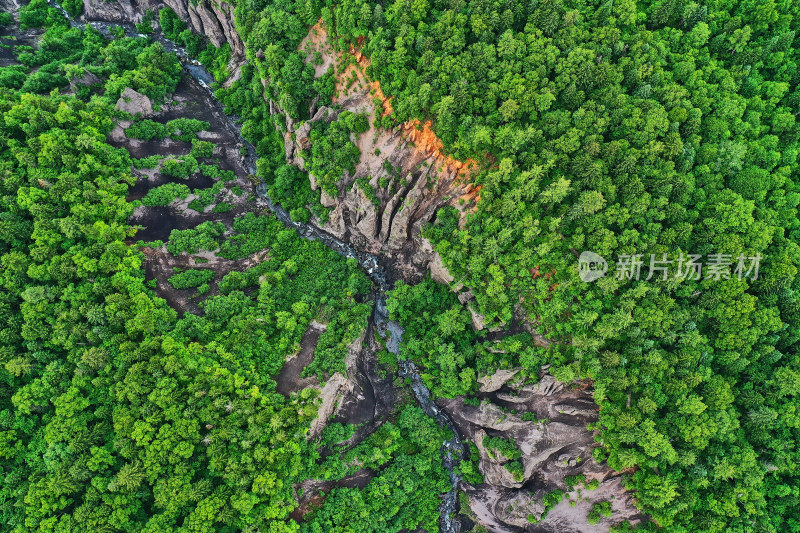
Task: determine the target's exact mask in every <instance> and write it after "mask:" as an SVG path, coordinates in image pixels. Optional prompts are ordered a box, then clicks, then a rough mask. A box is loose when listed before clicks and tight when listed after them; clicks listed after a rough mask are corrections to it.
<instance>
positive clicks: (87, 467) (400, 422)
mask: <svg viewBox="0 0 800 533" xmlns="http://www.w3.org/2000/svg"><path fill="white" fill-rule="evenodd" d="M19 17H20V21H21V22H22V25H23V28H25V27H39V26H42V27H43V28H42V30H41V31H42V32H43V35H42V37H41V40H39V42H38V43H37V46H35V47H30V46H13V45H12V46H13V48H12V55H11V57H12V58H13V59H14V61H12V64H11V65H9V66H3V67H0V264H2V271H1V273H0V282H1V283H2V287H3V290H2V291H0V339H1V342H0V478H2V483H1V484H0V529H2V530H3V531H14V532H26V531H61V532H63V531H74V532H86V531H150V532H158V533H163V532H167V531H187V532H188V531H196V532H201V531H202V532H209V531H266V530H269V531H298V530H299V529H300V527H299V525H298V523H297V521H296V520H294V519H293V518H291V517H290V513H291V512H292V511H293V510H294V509H295V508H296V507H297V499H298V497H299V495H298V492H297V488H296V484H298V483H300V482H301V481H303V480H307V479H319V480H325V481H330V485H331V486H332V487H334V488H333V489H331V488H330V487H329V488H328V489H326V490H327V492H330V493H331V498H332V499H334V500H335V501H337V502H341V503H340V504H339V505H338V506H337V507H334V508H338V509H339V511H338V512H337V513H335V514H333V515H331V514H330V513H328V514H327V515H325V514H321V515H319V516H316V517H314V518H313V520H309V521H307V522H308V523H307V524H306V525H305V526H304V527H305V528H306V530H308V531H329V530H331V529H332V528H333V529H338V530H342V529H341V524H350V525H351V526H352V527H357V522H356V521H357V520H359V519H361V520H364V517H367V518H368V520H365V523H366V524H368V525H370V526H372V527H374V528H375V529H374V530H375V531H399V530H401V529H416V528H418V527H420V526H424V527H426V528H427V529H431V530H432V529H435V527H436V521H437V519H438V516H439V513H438V508H437V507H438V503H439V494H440V493H442V492H444V491H445V490H447V488H448V484H447V478H446V473H445V472H444V470H443V468H442V465H441V462H440V455H439V443H440V442H441V440H442V439H443V438H446V432H445V431H443V430H442V429H441V428H439V427H437V426H436V424H435V423H434V422H433V421H432V420H430V419H428V418H427V417H426V416H425V415H424V414H423V413H422V411H421V410H420V409H419V408H417V407H415V406H411V405H408V403H407V402H405V401H400V402H399V403H398V405H396V406H394V409H395V410H394V412H393V413H392V417H391V419H389V420H381V421H380V422H381V427H380V430H379V431H375V432H373V433H372V434H371V435H369V438H368V439H363V440H362V441H359V442H356V443H355V444H357V445H355V444H354V443H350V444H349V445H348V446H337V445H339V444H341V443H342V441H346V440H347V439H348V437H349V436H350V435H352V433H353V431H354V429H355V428H354V427H351V426H343V425H342V424H336V425H333V426H332V429H331V430H327V431H323V435H322V438H320V439H318V438H315V439H309V438H308V436H309V424H310V422H311V421H312V419H314V417H315V416H316V413H317V407H318V400H317V395H318V388H315V387H308V388H305V389H303V390H300V391H297V392H294V393H292V394H286V393H284V394H282V393H279V392H277V390H276V383H275V377H276V375H277V374H278V372H279V371H280V369H281V367H282V366H283V364H284V362H285V360H286V359H287V358H288V357H290V356H291V355H293V354H294V353H295V352H297V350H298V349H299V344H300V341H301V338H302V337H303V335H304V332H305V331H306V329H307V328H308V326H309V324H310V323H311V322H312V321H314V320H317V321H321V322H324V323H325V324H326V325H327V331H326V333H325V335H324V337H323V338H322V339H321V340H320V342H319V345H318V347H319V350H318V357H317V359H316V360H315V361H314V364H315V366H314V368H313V370H315V371H316V372H317V373H319V375H320V376H322V375H326V376H327V375H329V374H332V373H333V372H334V371H337V370H339V369H341V368H343V367H344V357H345V356H346V354H347V349H346V348H347V346H348V345H349V344H350V343H351V342H352V341H353V338H354V337H355V338H357V337H358V335H359V333H363V331H364V329H365V327H366V324H367V318H368V316H369V313H370V306H369V305H368V304H366V303H364V299H365V298H366V297H367V295H368V293H369V291H370V290H371V283H370V281H369V279H368V278H367V277H366V275H365V274H364V273H363V271H362V270H361V269H360V268H359V266H358V264H357V263H356V262H355V261H354V260H349V261H348V260H346V259H344V258H343V257H341V256H340V255H338V254H337V253H335V252H333V251H331V250H329V249H328V248H326V247H325V246H324V245H323V244H321V243H319V242H310V241H307V240H303V239H301V238H300V237H299V236H298V234H297V232H296V231H294V230H290V229H286V228H285V227H284V225H283V224H282V223H281V222H279V221H278V220H277V219H276V218H275V217H274V216H272V215H271V214H266V213H258V214H254V213H247V214H246V215H243V216H239V217H237V218H235V219H233V217H230V218H229V219H224V222H220V221H215V220H207V221H206V222H203V223H202V224H199V225H197V226H195V227H190V228H187V229H182V230H173V231H172V232H171V233H170V234H169V242H167V243H164V242H148V243H144V242H142V241H138V242H137V241H136V240H135V239H136V235H137V231H140V230H147V229H148V228H142V227H136V226H133V225H131V224H130V218H129V217H130V216H131V214H132V213H133V212H134V210H135V209H141V208H142V207H144V208H151V209H154V208H157V207H159V206H168V205H170V204H172V203H175V202H180V200H181V199H186V198H187V197H188V194H189V188H188V187H187V186H186V185H185V184H184V183H182V182H186V181H187V178H188V177H189V175H192V176H195V175H196V174H197V173H198V172H203V173H205V174H206V175H207V176H209V181H212V180H211V179H210V178H211V177H212V176H213V179H214V180H217V181H215V182H214V185H213V186H212V187H209V188H208V189H207V190H198V189H195V190H193V191H192V195H193V196H194V197H196V200H197V204H192V205H191V206H190V207H189V208H188V209H187V210H188V211H193V210H196V211H197V212H201V213H202V212H206V213H207V215H208V216H209V217H214V216H217V214H218V215H219V216H220V217H222V216H223V215H225V213H227V212H228V211H229V210H230V209H231V206H230V205H229V206H228V207H226V208H220V206H221V205H222V206H224V204H225V202H224V201H222V196H223V192H224V194H227V193H228V189H226V187H225V184H226V183H235V180H236V179H237V176H235V175H234V176H232V177H231V175H232V174H234V173H233V172H232V171H231V170H226V169H220V168H218V167H217V166H215V165H216V164H217V163H219V160H218V159H215V157H214V154H215V153H217V151H216V150H215V146H214V145H213V143H211V142H208V141H200V140H199V139H198V138H197V134H198V132H199V131H201V130H204V129H207V128H209V127H210V125H209V123H207V122H206V123H204V122H203V121H198V120H196V119H193V118H189V117H180V118H176V119H174V120H172V121H167V122H166V125H164V124H162V123H161V122H157V121H154V120H149V119H148V120H142V117H141V116H138V115H137V116H134V115H131V114H130V113H128V112H125V111H121V110H120V109H121V108H124V107H126V105H125V104H126V97H123V98H120V94H121V93H123V92H124V93H125V94H129V95H130V94H134V95H138V97H137V98H138V99H139V105H142V104H141V102H142V101H146V102H147V106H149V105H150V103H151V100H150V99H152V104H153V107H155V108H157V109H160V108H162V107H163V108H170V109H173V108H175V109H177V108H179V107H180V106H177V105H174V102H173V101H172V97H173V94H174V92H175V91H176V88H177V87H178V86H179V84H180V83H181V77H182V76H183V75H184V73H183V69H182V68H181V66H180V63H179V62H178V59H177V58H176V56H175V55H174V54H170V53H167V52H165V50H164V48H163V47H162V46H161V44H159V43H152V42H151V41H150V40H149V39H148V38H125V37H123V32H120V31H116V32H115V36H116V37H115V38H114V39H108V38H106V37H105V36H103V35H102V34H101V33H99V32H98V31H96V30H93V29H91V28H89V29H86V30H84V29H79V28H70V27H69V24H68V23H67V21H66V20H65V19H64V18H63V17H62V16H61V15H60V14H59V12H58V11H57V10H55V9H52V8H48V6H47V4H46V3H45V2H42V1H34V2H32V3H31V4H30V5H28V6H27V7H26V8H24V9H23V10H22V11H21V13H19ZM0 23H2V24H3V25H6V26H14V29H16V26H15V22H14V19H13V18H11V17H8V18H6V17H2V18H0ZM44 28H46V31H45V29H44ZM5 29H9V28H5ZM10 41H11V42H13V39H10ZM132 89H133V90H135V91H141V93H138V92H131V90H132ZM115 103H116V105H115ZM127 103H128V104H129V103H130V102H127ZM156 118H159V117H156ZM120 124H125V125H126V126H127V130H126V131H125V132H123V133H122V137H121V139H122V141H120V138H119V137H117V140H116V141H115V142H121V144H123V146H125V147H126V148H130V147H131V146H138V145H137V144H136V143H139V142H140V141H138V140H136V139H135V137H137V136H138V137H149V136H153V137H158V136H159V135H161V136H162V137H166V136H172V137H173V138H175V139H178V140H181V142H183V145H184V146H188V147H191V148H190V149H191V153H189V154H187V155H185V156H182V157H181V158H180V159H179V158H175V157H173V156H170V155H168V154H155V155H154V156H149V157H146V158H142V159H136V158H132V157H131V156H130V154H129V153H128V151H127V149H126V148H120V147H115V146H113V145H112V144H110V139H112V138H115V134H113V133H112V132H113V131H114V129H115V126H116V129H117V130H119V128H120V127H121V126H120ZM209 133H212V134H213V133H214V132H209ZM126 138H127V139H134V140H133V141H130V140H125V139H126ZM170 141H171V144H170V143H165V144H164V145H165V146H174V145H176V144H180V143H178V141H176V140H174V139H170ZM187 150H188V148H187ZM197 159H200V161H201V162H202V163H203V164H200V165H198V162H197ZM169 163H171V164H169ZM206 163H207V164H206ZM142 169H145V170H151V171H153V172H161V173H162V174H163V175H164V176H165V177H167V178H172V180H173V181H170V182H169V183H167V184H165V185H161V186H160V187H158V188H152V189H150V190H149V191H148V192H147V194H145V195H144V197H143V199H142V200H141V201H136V202H128V201H126V197H127V196H128V194H129V191H130V188H131V186H132V185H134V184H135V182H136V181H137V178H136V177H134V174H135V175H136V176H138V178H139V179H142V174H143V172H141V171H142ZM134 171H135V172H134ZM132 173H133V174H132ZM231 179H233V180H234V181H231ZM219 184H222V185H223V187H219V186H218V185H219ZM233 188H235V187H233ZM233 188H232V189H233ZM239 192H240V193H241V191H239ZM248 192H249V191H248ZM231 193H232V194H236V191H231ZM251 198H252V196H251ZM203 202H206V203H203ZM211 204H214V205H215V208H212V207H211ZM206 208H208V209H206ZM249 209H251V210H256V205H255V202H252V201H251V202H250V204H249ZM157 229H158V228H157ZM156 253H158V254H163V255H166V256H169V257H171V258H172V260H174V261H178V262H181V261H182V262H183V263H181V264H182V265H183V266H184V268H180V269H175V271H174V272H171V274H173V275H172V276H171V277H169V279H146V277H145V271H144V269H143V265H144V264H145V263H146V262H147V261H151V260H152V258H151V257H146V254H150V255H151V256H152V255H153V254H156ZM209 258H210V259H209ZM220 258H222V259H225V260H228V261H240V262H239V263H237V264H239V265H241V264H244V265H246V266H249V267H248V268H241V269H239V270H234V271H230V272H228V273H226V274H225V275H224V277H223V276H217V274H218V272H215V271H214V270H213V267H214V264H215V262H218V260H219V259H220ZM241 260H245V261H241ZM247 260H250V261H249V262H248V261H247ZM203 262H205V263H211V264H210V265H207V266H203V264H204V263H203ZM173 264H174V263H173ZM186 264H189V265H201V268H198V269H189V268H186V267H185V265H186ZM209 273H211V275H210V276H209V275H208V274H209ZM215 277H216V278H217V279H215ZM220 277H221V279H219V278H220ZM167 283H168V284H169V285H171V286H172V288H174V289H176V290H183V291H184V293H190V294H191V298H193V299H196V301H197V302H199V303H198V304H197V305H198V306H199V309H200V311H199V312H197V313H195V314H192V313H189V312H185V311H186V309H185V308H181V307H180V306H175V308H173V307H171V306H170V305H168V303H167V302H166V301H165V300H164V299H162V298H161V297H159V296H157V291H156V290H154V289H156V288H157V290H158V294H163V292H164V289H165V285H166V284H167ZM209 285H211V287H209ZM209 291H210V292H209ZM170 303H173V304H174V302H170ZM401 400H402V398H401ZM348 432H349V434H348ZM345 452H346V453H347V455H346V456H345V458H344V459H341V460H340V455H341V454H344V453H345ZM354 464H359V465H361V470H362V471H363V472H364V473H365V474H366V475H365V484H364V486H361V487H360V488H341V489H340V488H335V487H337V486H338V481H340V480H341V479H343V478H345V477H346V476H348V475H351V474H352V470H354V469H353V465H354ZM362 490H363V491H364V494H368V496H365V497H362V496H361V494H362V492H361V491H362ZM376 509H380V510H381V512H380V517H381V519H380V520H376V519H375V517H376V516H377V515H378V513H377V511H376ZM345 510H346V511H347V512H348V513H349V514H347V513H345ZM387 510H389V511H388V512H387ZM300 516H302V514H301V515H300ZM358 527H359V531H362V530H364V526H358Z"/></svg>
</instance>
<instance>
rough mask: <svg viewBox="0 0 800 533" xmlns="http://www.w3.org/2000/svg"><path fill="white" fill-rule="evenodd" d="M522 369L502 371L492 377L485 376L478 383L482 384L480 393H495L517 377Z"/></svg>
mask: <svg viewBox="0 0 800 533" xmlns="http://www.w3.org/2000/svg"><path fill="white" fill-rule="evenodd" d="M519 371H520V369H519V368H516V369H508V370H507V369H500V370H498V371H497V372H495V373H494V374H492V375H491V376H483V377H482V378H480V379H478V383H480V384H481V388H480V391H481V392H494V391H496V390H497V389H499V388H500V387H502V386H503V385H505V384H506V383H508V382H509V381H511V378H513V377H514V376H516V375H517V374H518V373H519Z"/></svg>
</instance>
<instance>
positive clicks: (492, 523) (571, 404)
mask: <svg viewBox="0 0 800 533" xmlns="http://www.w3.org/2000/svg"><path fill="white" fill-rule="evenodd" d="M510 379H513V380H514V381H515V383H516V381H518V380H519V379H520V378H519V374H518V373H516V372H514V370H510V371H509V370H503V371H500V372H498V373H496V374H495V375H493V376H489V377H487V379H484V380H483V382H484V383H488V384H489V388H492V389H494V390H493V391H487V392H482V393H481V397H483V398H484V400H483V401H482V403H481V404H480V405H478V406H473V405H469V404H466V403H465V402H464V401H463V399H459V398H457V399H441V400H438V401H437V404H438V405H439V406H440V407H441V408H442V409H443V410H444V411H445V412H446V413H447V414H448V415H449V416H450V417H451V418H452V419H453V422H454V423H455V424H456V426H457V428H458V430H459V433H460V434H461V435H462V436H463V437H465V438H466V439H469V440H471V441H472V442H473V443H474V444H475V446H476V447H477V449H478V454H479V463H478V465H479V469H480V471H481V473H482V474H483V478H484V482H483V483H481V484H478V485H472V484H470V483H467V482H466V481H464V482H462V484H461V485H462V486H461V488H462V489H463V490H464V491H465V493H466V495H467V499H468V501H469V507H470V509H469V510H468V511H466V512H467V513H468V514H470V515H471V516H472V517H473V518H474V519H476V520H477V521H478V522H479V523H481V524H482V525H483V526H484V527H486V528H487V529H488V530H489V531H493V532H495V531H509V532H512V531H513V532H516V531H559V532H562V531H563V532H568V533H577V532H580V533H583V532H592V533H594V532H597V533H599V532H601V531H608V528H609V526H610V525H611V524H615V523H619V522H622V521H624V520H628V521H630V522H632V523H634V524H635V523H637V522H639V521H641V520H642V519H643V517H642V515H641V514H640V513H639V511H638V510H637V509H636V507H635V505H634V503H633V500H632V498H631V496H630V494H629V493H627V492H626V491H625V487H624V486H623V484H622V482H621V478H620V475H619V474H617V473H615V472H613V471H612V470H611V469H610V468H609V467H608V466H607V465H604V464H599V463H597V462H596V461H595V460H594V459H593V457H592V451H593V450H594V447H595V442H594V434H593V433H592V432H590V431H588V430H587V429H586V425H587V424H588V423H590V422H594V421H596V420H597V411H596V406H594V403H593V402H592V392H591V390H590V389H589V388H588V387H587V386H586V384H581V383H578V384H575V385H572V386H566V385H565V384H563V383H559V382H558V381H556V380H555V378H553V377H552V376H550V375H549V374H547V373H546V370H544V369H543V373H542V376H541V378H540V380H539V382H538V383H536V384H530V385H526V386H524V387H517V385H516V384H515V386H514V389H515V392H516V391H519V396H517V395H516V394H510V393H509V394H506V393H501V392H499V390H500V387H498V388H496V389H495V388H494V387H495V386H497V385H498V384H500V383H501V382H502V383H507V380H510ZM523 413H529V414H532V415H533V416H532V417H531V416H526V418H525V420H523V419H522V414H523ZM532 419H533V420H532ZM487 435H488V436H492V437H499V438H503V439H510V440H512V441H513V443H514V445H515V446H516V447H517V449H518V450H519V452H520V454H521V457H520V458H519V459H518V461H520V462H521V466H522V474H521V476H520V475H519V473H517V475H516V476H515V475H514V473H513V472H514V471H516V472H518V467H517V468H514V469H510V468H508V466H509V465H508V459H507V458H505V457H503V455H502V453H499V452H498V451H497V450H496V449H491V450H490V449H489V448H488V447H487V446H485V445H484V438H485V437H486V436H487ZM578 474H583V475H584V476H585V478H586V482H588V481H590V480H593V479H596V480H597V481H598V482H599V488H598V489H596V490H589V489H587V488H585V487H584V488H583V489H581V490H580V492H579V491H578V490H577V488H574V489H572V488H570V487H569V486H568V485H567V484H566V482H565V478H567V477H568V476H575V475H578ZM555 489H560V490H562V491H564V492H565V493H566V495H567V496H566V498H565V499H564V500H563V501H562V502H561V503H558V504H557V505H555V506H553V507H552V508H550V509H546V508H545V506H544V504H543V498H544V496H545V495H546V494H548V493H550V492H552V491H553V490H555ZM570 500H571V501H572V503H570ZM601 501H611V502H612V511H613V512H612V516H611V518H603V519H601V521H600V522H599V523H598V524H595V525H590V524H589V523H588V521H587V515H588V513H589V511H590V510H591V508H592V506H593V505H594V504H595V503H599V502H601ZM534 524H535V525H534Z"/></svg>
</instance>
